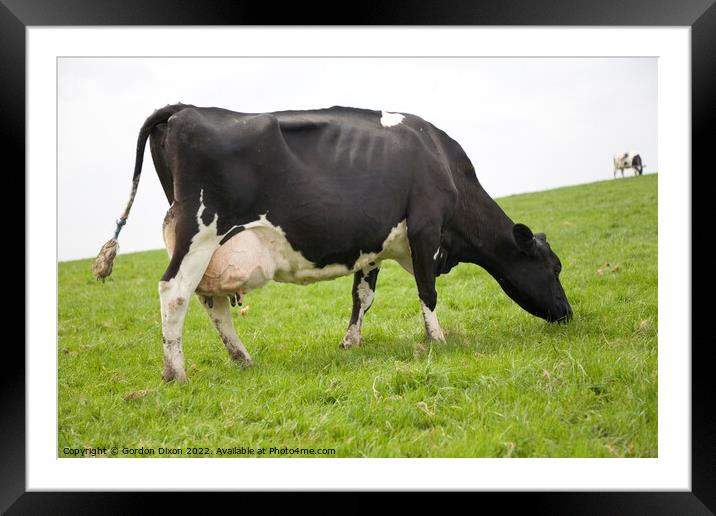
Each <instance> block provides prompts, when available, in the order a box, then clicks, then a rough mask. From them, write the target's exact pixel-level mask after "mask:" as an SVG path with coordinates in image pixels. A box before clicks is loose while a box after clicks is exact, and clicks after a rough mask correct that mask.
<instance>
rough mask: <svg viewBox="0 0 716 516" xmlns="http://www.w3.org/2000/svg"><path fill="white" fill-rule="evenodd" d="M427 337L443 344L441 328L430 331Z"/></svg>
mask: <svg viewBox="0 0 716 516" xmlns="http://www.w3.org/2000/svg"><path fill="white" fill-rule="evenodd" d="M428 338H429V339H430V340H432V341H434V342H439V343H440V344H445V335H443V332H442V330H438V331H431V332H430V333H429V334H428Z"/></svg>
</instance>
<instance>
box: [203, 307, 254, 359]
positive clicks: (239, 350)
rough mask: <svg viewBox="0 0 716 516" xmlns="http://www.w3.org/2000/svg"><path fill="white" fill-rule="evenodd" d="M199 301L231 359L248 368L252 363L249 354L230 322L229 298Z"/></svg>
mask: <svg viewBox="0 0 716 516" xmlns="http://www.w3.org/2000/svg"><path fill="white" fill-rule="evenodd" d="M209 299H210V300H209ZM199 300H200V301H201V304H202V305H203V306H204V308H205V309H206V313H207V314H208V315H209V319H211V322H212V323H214V327H215V328H216V331H218V332H219V337H221V342H223V343H224V346H226V350H227V351H228V352H229V356H230V357H231V359H232V360H234V361H235V362H237V363H239V364H241V365H245V366H250V365H251V364H252V362H251V357H250V356H249V352H248V351H247V350H246V347H244V344H243V343H242V342H241V339H239V336H238V335H237V334H236V328H234V323H233V321H232V320H231V310H230V309H229V298H228V297H223V296H214V297H213V298H205V297H204V296H199Z"/></svg>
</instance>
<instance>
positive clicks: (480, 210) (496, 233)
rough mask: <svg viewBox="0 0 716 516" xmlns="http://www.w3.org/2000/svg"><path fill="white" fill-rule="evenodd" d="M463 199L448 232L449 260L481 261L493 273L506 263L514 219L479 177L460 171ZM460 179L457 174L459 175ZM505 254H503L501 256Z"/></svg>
mask: <svg viewBox="0 0 716 516" xmlns="http://www.w3.org/2000/svg"><path fill="white" fill-rule="evenodd" d="M458 177H459V182H460V183H462V184H458V185H457V186H458V189H459V192H460V193H459V200H458V204H457V207H456V210H455V214H454V217H453V219H452V221H451V223H450V225H449V226H448V228H447V231H446V233H445V237H446V238H445V246H446V248H447V249H446V250H447V253H448V260H449V261H451V262H453V264H454V263H455V262H469V263H474V264H477V265H479V266H481V267H483V268H484V269H486V270H487V271H488V272H490V273H492V274H500V273H501V270H502V269H503V268H504V267H505V260H504V258H505V256H506V254H505V253H506V250H507V249H508V248H510V247H511V244H512V227H513V226H514V223H513V222H512V220H511V219H510V218H509V217H508V216H507V214H506V213H505V212H504V211H503V210H502V208H500V207H499V206H498V204H497V203H496V202H495V201H494V200H493V199H492V198H491V197H490V196H489V195H488V194H487V192H485V190H484V189H483V188H482V186H481V185H480V183H479V182H478V181H477V179H473V178H470V177H469V176H468V175H465V174H459V175H458ZM456 179H457V178H456ZM501 257H502V258H501Z"/></svg>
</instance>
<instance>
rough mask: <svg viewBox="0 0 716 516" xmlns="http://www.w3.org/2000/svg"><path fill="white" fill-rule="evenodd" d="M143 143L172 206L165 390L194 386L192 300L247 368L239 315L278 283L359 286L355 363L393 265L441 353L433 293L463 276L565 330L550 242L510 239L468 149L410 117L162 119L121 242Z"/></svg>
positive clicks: (196, 113)
mask: <svg viewBox="0 0 716 516" xmlns="http://www.w3.org/2000/svg"><path fill="white" fill-rule="evenodd" d="M147 138H150V145H151V152H152V158H153V160H154V165H155V168H156V170H157V173H158V175H159V180H160V182H161V184H162V187H163V189H164V193H165V194H166V197H167V201H168V202H169V204H170V210H169V212H168V214H167V217H166V219H165V228H164V233H165V240H166V244H167V249H168V250H169V252H170V256H171V259H170V261H169V266H168V267H167V269H166V272H165V273H164V275H163V276H162V278H161V280H160V281H159V295H160V298H161V316H162V332H163V337H164V375H163V377H164V379H165V380H166V381H170V380H178V381H183V380H185V379H186V373H185V369H184V356H183V352H182V326H183V322H184V316H185V314H186V312H187V307H188V304H189V303H188V302H189V299H190V296H191V295H192V293H195V292H196V293H197V294H199V298H200V300H201V302H202V304H203V306H204V308H205V309H206V311H207V312H208V314H209V317H210V318H211V320H212V321H213V323H214V325H215V326H216V328H217V330H218V332H219V334H220V336H221V339H222V341H223V342H224V344H225V346H226V348H227V349H228V351H229V354H230V355H231V357H232V358H233V359H235V360H236V361H238V362H239V363H243V364H251V358H250V356H249V353H248V351H247V350H246V348H245V347H244V345H243V343H242V342H241V340H240V339H239V337H238V336H237V334H236V331H235V329H234V326H233V324H232V320H231V316H230V312H229V300H230V299H232V300H234V299H236V298H238V299H239V300H240V299H241V296H242V295H243V294H244V293H245V292H248V291H250V290H252V289H255V288H259V287H261V286H263V285H265V284H266V283H267V282H268V281H270V280H274V281H279V282H289V283H299V284H305V283H312V282H315V281H320V280H329V279H333V278H336V277H338V276H344V275H347V274H353V275H354V281H353V311H352V314H351V318H350V322H349V325H348V330H347V332H346V335H345V337H344V338H343V340H342V342H341V346H342V347H344V348H350V347H352V346H355V345H357V344H359V343H360V339H361V326H362V323H363V318H364V316H365V314H366V312H367V311H368V310H369V309H370V307H371V304H372V303H373V299H374V294H375V288H376V280H377V277H378V272H379V270H380V266H381V262H382V261H383V260H387V259H392V260H395V261H397V262H398V263H399V264H400V265H401V266H402V267H403V268H404V269H405V270H407V271H408V272H410V273H411V274H413V275H414V276H415V282H416V284H417V290H418V295H419V298H420V304H421V306H422V312H423V316H424V320H425V328H426V331H427V334H428V336H429V337H430V338H431V339H433V340H436V341H443V340H444V337H443V332H442V330H441V328H440V325H439V323H438V319H437V316H436V305H437V292H436V290H435V278H436V276H438V275H440V274H444V273H447V272H448V271H450V269H452V268H453V267H454V266H455V265H457V264H458V263H460V262H469V263H475V264H477V265H480V266H481V267H483V268H484V269H486V270H487V271H488V272H489V273H490V274H491V275H492V276H493V277H494V278H495V280H497V282H498V283H499V285H500V286H501V287H502V288H503V290H504V291H505V292H506V293H507V295H508V296H510V297H511V298H512V299H513V300H514V301H516V302H517V303H518V304H519V305H520V306H521V307H522V308H524V309H525V310H527V311H528V312H529V313H531V314H533V315H536V316H538V317H541V318H544V319H546V320H548V321H550V322H555V321H566V320H568V319H569V318H570V317H571V314H572V309H571V307H570V305H569V302H568V301H567V297H566V295H565V293H564V290H563V289H562V285H561V284H560V281H559V273H560V270H561V264H560V261H559V258H558V257H557V255H556V254H555V253H554V252H553V251H552V249H551V248H550V246H549V244H548V243H547V239H546V237H545V235H544V234H536V235H534V234H533V233H532V231H531V230H530V229H529V228H528V227H527V226H525V225H523V224H515V223H513V222H512V220H510V218H509V217H508V216H507V215H506V214H505V213H504V212H503V211H502V209H500V207H499V206H498V205H497V203H495V201H493V200H492V199H491V198H490V196H489V195H487V193H486V192H485V191H484V190H483V188H482V187H481V186H480V183H479V182H478V180H477V177H476V175H475V169H474V168H473V166H472V164H471V163H470V160H469V159H468V157H467V155H466V154H465V152H464V151H463V149H462V148H461V147H460V145H459V144H458V143H457V142H455V141H454V140H453V139H451V138H450V137H449V136H448V135H447V134H445V133H444V132H443V131H441V130H440V129H437V128H436V127H435V126H433V125H432V124H430V123H428V122H426V121H425V120H423V119H421V118H419V117H417V116H414V115H410V114H401V113H389V112H385V111H383V112H381V111H371V110H365V109H355V108H346V107H332V108H329V109H320V110H313V111H281V112H274V113H261V114H249V113H237V112H233V111H228V110H226V109H219V108H214V107H210V108H206V107H195V106H191V105H182V104H178V105H171V106H166V107H164V108H162V109H159V110H157V111H155V112H154V114H152V115H151V116H150V117H149V118H148V119H147V120H146V122H145V123H144V125H143V126H142V128H141V130H140V132H139V138H138V142H137V154H136V163H135V169H134V178H133V188H132V195H131V196H130V201H129V203H128V206H127V208H126V209H125V212H124V214H123V216H122V217H121V218H120V220H119V221H118V222H117V230H116V232H115V238H116V236H117V235H118V233H119V230H120V229H121V227H122V225H123V224H124V223H125V222H126V218H127V215H128V214H129V208H130V207H131V203H132V201H133V199H134V194H135V193H136V190H137V185H138V182H139V176H140V173H141V168H142V156H143V153H144V147H145V144H146V140H147ZM110 242H112V241H110ZM115 243H116V240H115ZM100 256H101V255H100ZM113 257H114V255H112V257H111V258H110V260H109V262H110V263H109V272H111V259H113ZM98 261H101V260H100V258H98ZM100 265H102V264H100ZM103 265H104V270H105V271H107V267H106V265H107V264H106V263H105V264H103ZM212 270H213V271H214V273H212V274H210V273H209V271H212ZM222 271H223V272H222ZM227 271H228V272H227ZM109 272H104V273H96V275H97V276H98V278H102V279H103V276H104V275H108V274H109Z"/></svg>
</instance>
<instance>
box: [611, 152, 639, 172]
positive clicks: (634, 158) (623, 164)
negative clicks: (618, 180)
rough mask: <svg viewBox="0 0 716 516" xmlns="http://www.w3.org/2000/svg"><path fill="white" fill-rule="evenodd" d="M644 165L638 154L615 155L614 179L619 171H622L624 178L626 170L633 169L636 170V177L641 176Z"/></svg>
mask: <svg viewBox="0 0 716 516" xmlns="http://www.w3.org/2000/svg"><path fill="white" fill-rule="evenodd" d="M645 166H646V165H642V163H641V156H639V155H638V154H637V153H636V152H625V153H623V154H615V155H614V177H617V170H621V172H622V177H624V169H625V168H631V169H632V170H634V175H635V176H636V175H639V176H640V175H641V174H642V172H643V170H644V167H645Z"/></svg>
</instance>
